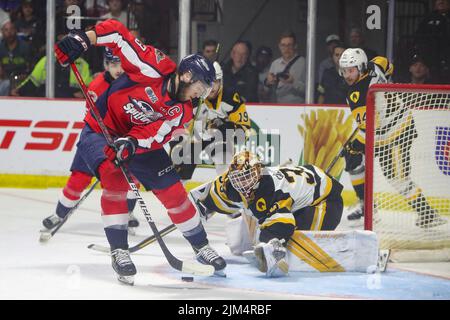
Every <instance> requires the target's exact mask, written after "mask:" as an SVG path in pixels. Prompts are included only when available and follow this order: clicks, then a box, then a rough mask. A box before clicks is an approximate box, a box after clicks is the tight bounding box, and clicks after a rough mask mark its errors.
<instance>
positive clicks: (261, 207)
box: [256, 198, 267, 212]
mask: <svg viewBox="0 0 450 320" xmlns="http://www.w3.org/2000/svg"><path fill="white" fill-rule="evenodd" d="M256 210H258V211H259V212H263V211H266V210H267V204H266V200H265V199H264V198H259V199H258V201H256Z"/></svg>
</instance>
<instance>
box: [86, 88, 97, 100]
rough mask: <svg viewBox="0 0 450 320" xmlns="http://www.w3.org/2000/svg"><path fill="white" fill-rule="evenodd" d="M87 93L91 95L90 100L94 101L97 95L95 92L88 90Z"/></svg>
mask: <svg viewBox="0 0 450 320" xmlns="http://www.w3.org/2000/svg"><path fill="white" fill-rule="evenodd" d="M88 95H90V96H91V98H92V101H94V102H96V101H97V99H98V97H97V94H96V93H95V91H92V90H89V91H88Z"/></svg>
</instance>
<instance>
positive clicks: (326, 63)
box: [317, 34, 341, 83]
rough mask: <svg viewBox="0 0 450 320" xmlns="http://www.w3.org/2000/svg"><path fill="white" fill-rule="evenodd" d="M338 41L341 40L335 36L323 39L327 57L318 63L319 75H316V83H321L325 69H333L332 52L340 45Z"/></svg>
mask: <svg viewBox="0 0 450 320" xmlns="http://www.w3.org/2000/svg"><path fill="white" fill-rule="evenodd" d="M340 41H341V39H340V38H339V36H338V35H336V34H330V35H329V36H328V37H327V38H326V39H325V43H326V45H327V55H328V57H327V58H326V59H324V60H322V61H321V62H320V63H319V75H318V78H317V82H318V83H321V82H322V76H323V72H324V71H325V70H326V69H329V68H332V67H334V63H333V51H334V48H335V47H336V46H337V45H338V44H339V43H340Z"/></svg>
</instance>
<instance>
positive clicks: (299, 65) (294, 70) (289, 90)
mask: <svg viewBox="0 0 450 320" xmlns="http://www.w3.org/2000/svg"><path fill="white" fill-rule="evenodd" d="M278 48H279V49H280V52H281V57H280V58H278V59H276V60H275V61H273V62H272V65H271V66H270V70H269V74H268V75H267V78H266V81H265V83H264V84H265V85H266V86H267V87H269V88H270V90H271V92H272V96H273V97H274V98H273V99H274V100H273V101H275V102H277V103H303V102H305V79H306V61H305V58H304V57H301V56H300V55H299V54H297V40H296V37H295V34H294V33H293V32H290V31H289V32H285V33H283V34H281V36H280V40H279V42H278ZM287 68H288V70H286V69H287Z"/></svg>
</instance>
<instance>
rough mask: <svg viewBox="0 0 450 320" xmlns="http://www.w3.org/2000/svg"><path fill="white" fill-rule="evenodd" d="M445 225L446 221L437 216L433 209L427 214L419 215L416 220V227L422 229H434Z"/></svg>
mask: <svg viewBox="0 0 450 320" xmlns="http://www.w3.org/2000/svg"><path fill="white" fill-rule="evenodd" d="M446 223H447V220H445V219H444V218H442V217H441V216H440V215H438V214H437V213H436V211H435V210H433V209H431V210H430V211H429V212H427V213H422V214H419V217H418V218H417V219H416V226H417V227H419V228H422V229H428V228H434V227H437V226H440V225H443V224H446Z"/></svg>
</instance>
